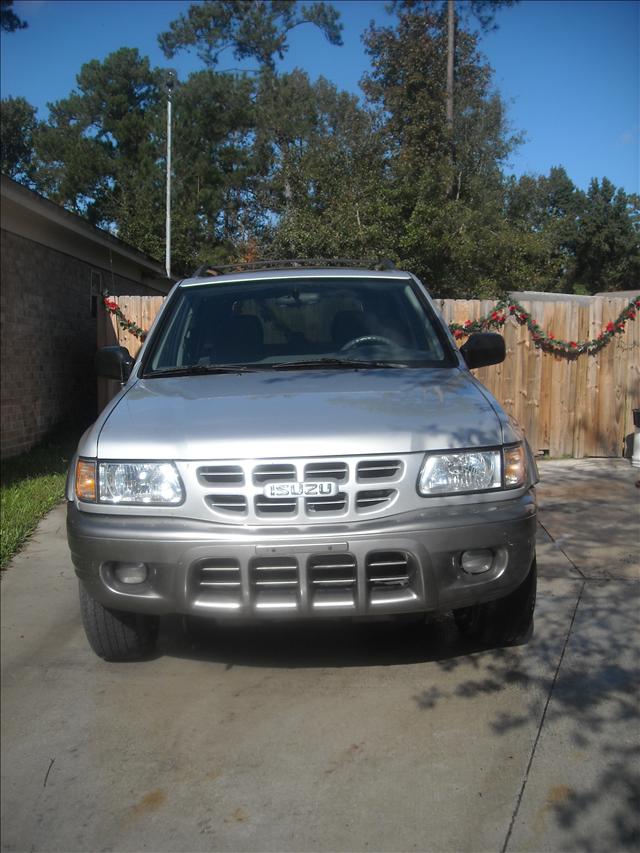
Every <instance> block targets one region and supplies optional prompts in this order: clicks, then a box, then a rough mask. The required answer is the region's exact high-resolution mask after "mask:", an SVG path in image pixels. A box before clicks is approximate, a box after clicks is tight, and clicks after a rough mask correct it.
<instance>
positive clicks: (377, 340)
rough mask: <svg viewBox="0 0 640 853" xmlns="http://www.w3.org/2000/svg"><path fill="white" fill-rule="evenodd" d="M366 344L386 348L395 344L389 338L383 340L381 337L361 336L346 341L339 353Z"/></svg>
mask: <svg viewBox="0 0 640 853" xmlns="http://www.w3.org/2000/svg"><path fill="white" fill-rule="evenodd" d="M367 344H383V345H384V346H388V347H394V346H395V343H394V342H393V341H392V340H391V339H390V338H385V337H384V336H383V335H361V336H360V337H359V338H354V339H353V340H352V341H347V343H346V344H345V345H344V346H342V347H340V352H348V351H349V350H352V349H355V348H356V347H361V346H365V345H367Z"/></svg>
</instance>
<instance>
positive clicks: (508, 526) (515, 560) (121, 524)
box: [67, 489, 536, 619]
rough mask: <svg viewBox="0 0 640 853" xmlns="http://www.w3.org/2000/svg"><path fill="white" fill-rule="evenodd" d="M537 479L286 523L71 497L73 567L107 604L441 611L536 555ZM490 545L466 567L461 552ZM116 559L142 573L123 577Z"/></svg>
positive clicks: (509, 583)
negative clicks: (248, 523)
mask: <svg viewBox="0 0 640 853" xmlns="http://www.w3.org/2000/svg"><path fill="white" fill-rule="evenodd" d="M535 525H536V505H535V497H534V492H533V489H531V490H530V491H528V492H527V493H525V494H523V495H521V496H519V497H517V498H514V499H512V500H506V501H505V500H503V501H496V502H495V503H484V504H477V505H471V506H451V507H446V508H443V507H438V508H433V509H430V508H426V509H424V510H420V511H416V512H411V513H403V514H401V515H397V516H393V517H390V518H386V519H382V520H380V519H378V520H375V521H367V522H358V523H350V524H332V525H314V526H313V527H311V526H309V527H301V528H286V527H277V528H275V527H269V528H266V527H262V528H258V527H255V528H246V527H243V528H238V527H237V526H234V527H233V528H232V527H230V526H228V525H222V524H209V523H206V522H201V521H195V520H188V519H175V518H151V517H145V516H133V515H132V516H123V515H117V516H116V515H113V516H111V515H105V514H98V513H91V512H83V511H80V510H79V509H78V508H77V506H76V505H75V504H74V503H71V502H70V503H69V504H68V512H67V533H68V540H69V547H70V549H71V555H72V559H73V563H74V566H75V569H76V573H77V575H78V577H79V578H80V580H81V581H82V583H83V584H84V585H85V587H86V588H87V590H88V591H89V593H90V594H91V595H92V596H93V597H94V598H95V599H97V600H98V601H100V602H101V603H102V604H103V605H105V606H107V607H111V608H114V609H118V610H128V611H133V612H138V613H155V614H167V613H182V614H199V615H210V616H212V617H216V618H218V617H230V618H250V619H253V618H262V617H265V616H277V617H284V616H294V617H298V618H315V617H322V616H324V617H327V616H330V617H333V616H357V617H377V616H388V615H393V614H400V613H419V612H427V611H444V610H451V609H455V608H458V607H465V606H468V605H471V604H475V603H478V602H482V601H489V600H492V599H496V598H501V597H502V596H504V595H507V594H508V593H509V592H511V591H512V590H513V589H515V588H516V587H517V586H518V585H519V584H520V583H521V582H522V581H523V580H524V578H525V577H526V575H527V572H528V570H529V567H530V566H531V562H532V559H533V556H534V542H535ZM475 549H488V550H490V551H492V552H493V555H494V558H493V564H492V566H491V568H490V569H489V570H487V571H485V572H484V573H482V574H477V575H473V574H467V573H466V572H465V571H464V570H463V569H462V567H461V562H460V560H461V554H462V552H464V551H467V550H475ZM118 562H142V563H145V564H146V565H147V568H148V576H147V580H146V581H144V582H143V583H140V584H135V585H127V584H123V583H121V582H120V581H118V579H117V577H116V574H115V567H116V564H117V563H118Z"/></svg>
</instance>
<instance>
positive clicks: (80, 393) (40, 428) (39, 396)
mask: <svg viewBox="0 0 640 853" xmlns="http://www.w3.org/2000/svg"><path fill="white" fill-rule="evenodd" d="M0 253H1V254H0V285H1V286H0V315H1V317H0V326H1V330H0V340H1V353H0V358H1V372H2V377H1V379H2V381H1V385H0V395H1V433H0V455H1V456H2V458H5V457H8V456H14V455H16V454H18V453H21V452H23V451H25V450H28V449H29V448H30V447H32V446H33V445H34V444H36V443H37V442H38V441H39V440H40V439H41V438H42V437H43V436H44V435H45V434H46V433H47V432H48V431H49V430H51V428H52V427H54V426H56V425H57V424H59V423H61V422H66V421H73V422H75V423H77V424H78V426H83V425H86V424H89V423H90V422H91V421H92V420H94V419H95V417H96V378H95V373H94V370H93V359H94V355H95V351H96V317H95V299H94V300H93V302H94V304H93V306H92V285H93V293H94V296H99V291H100V289H101V288H106V289H108V290H109V292H110V293H113V294H143V293H148V292H149V291H148V290H147V288H145V287H144V286H142V285H139V284H137V283H135V282H132V281H130V280H129V279H126V278H122V277H121V276H118V275H115V276H114V277H113V278H112V276H111V273H110V272H109V271H108V270H100V269H99V268H97V267H92V266H91V265H90V264H88V263H85V262H84V261H80V260H78V259H77V258H73V257H71V256H70V255H67V254H64V253H62V252H59V251H56V250H54V249H51V248H48V247H46V246H43V245H41V244H39V243H35V242H33V241H31V240H28V239H26V238H24V237H20V236H18V235H16V234H13V233H10V232H7V231H5V230H3V231H2V239H1V245H0Z"/></svg>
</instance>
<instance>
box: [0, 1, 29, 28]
mask: <svg viewBox="0 0 640 853" xmlns="http://www.w3.org/2000/svg"><path fill="white" fill-rule="evenodd" d="M12 6H13V0H0V29H2V31H3V32H6V33H13V32H15V31H16V30H24V29H26V28H27V27H28V26H29V24H27V22H26V21H23V20H22V19H21V18H19V17H18V15H16V13H15V12H14V11H13V9H12V8H11V7H12Z"/></svg>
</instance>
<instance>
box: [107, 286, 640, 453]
mask: <svg viewBox="0 0 640 853" xmlns="http://www.w3.org/2000/svg"><path fill="white" fill-rule="evenodd" d="M111 298H112V299H113V300H114V301H115V302H117V303H118V304H119V306H120V309H121V311H122V313H123V314H124V315H125V317H127V319H129V320H131V321H133V322H134V323H136V324H137V325H139V326H141V327H142V328H144V329H148V328H150V326H151V323H152V322H153V319H154V317H155V316H156V314H157V312H158V310H159V309H160V306H161V304H162V301H163V298H162V297H159V296H119V297H111ZM518 301H519V303H520V304H521V305H522V306H523V307H524V308H525V310H526V311H528V312H529V313H530V314H531V315H532V317H533V319H534V321H535V322H537V323H538V324H539V325H540V326H541V327H542V329H543V330H544V331H545V332H547V333H549V334H553V335H554V336H555V337H556V338H557V339H561V340H574V341H578V340H584V339H585V338H594V337H596V336H597V335H598V333H599V332H600V331H601V330H602V329H603V328H604V327H605V326H606V324H607V323H608V322H610V321H612V320H615V319H616V318H617V317H618V315H619V314H620V312H621V311H622V310H623V309H624V308H625V307H626V306H627V305H628V304H629V299H628V298H620V297H611V298H609V297H591V298H588V299H581V300H576V299H575V298H571V297H568V298H566V299H562V297H561V296H560V297H557V298H551V299H550V298H549V297H548V296H547V297H540V298H535V297H532V298H529V299H527V298H524V297H519V299H518ZM437 304H438V306H439V307H440V310H441V311H442V314H443V316H444V318H445V320H446V321H447V322H448V323H451V322H455V323H464V322H465V321H466V320H474V319H478V318H479V317H483V316H485V315H486V314H488V313H489V312H490V311H491V310H492V309H493V307H494V305H495V302H494V301H484V300H460V299H457V300H442V301H439V302H438V303H437ZM503 333H504V338H505V344H506V348H507V358H506V359H505V361H504V362H503V364H499V365H495V366H493V367H484V368H482V369H480V370H477V371H475V373H476V375H477V376H478V378H479V379H480V381H481V382H482V383H483V384H484V385H486V387H487V388H488V389H489V390H490V391H491V392H492V393H493V394H494V396H495V397H497V399H498V400H499V401H500V402H501V403H502V405H503V406H504V408H505V409H506V411H507V412H508V413H509V414H511V415H513V417H514V418H515V419H516V420H517V421H518V423H519V424H520V425H521V426H522V428H523V429H524V431H525V433H526V435H527V438H528V439H529V443H530V444H531V447H532V449H533V451H534V453H535V454H536V455H539V456H542V455H548V456H552V457H574V458H576V459H581V458H583V457H585V456H607V457H615V456H621V455H623V453H624V448H625V439H626V438H627V436H629V435H630V434H631V433H632V432H633V417H632V409H633V408H636V407H638V406H640V317H639V318H638V319H637V320H636V321H635V322H627V325H626V331H625V332H624V333H623V334H621V335H616V336H615V337H614V338H613V340H612V341H611V342H610V343H609V344H608V346H606V347H605V348H604V349H602V350H601V351H600V352H598V353H597V354H596V355H586V354H584V355H580V356H578V357H577V358H575V359H573V360H568V359H566V358H563V357H561V356H554V355H551V354H549V353H544V352H542V350H540V349H537V348H536V347H535V346H534V344H533V340H532V339H531V335H530V333H529V331H528V330H527V328H526V327H524V326H520V325H519V324H518V323H517V322H516V321H515V320H514V319H513V318H510V319H509V320H507V322H506V324H505V327H504V332H503ZM115 343H118V344H120V345H121V346H124V347H127V349H128V350H129V352H130V353H131V354H132V355H135V354H136V353H137V351H138V349H139V348H140V341H139V339H138V338H136V337H135V336H133V335H132V334H130V333H129V332H126V331H124V330H123V329H121V328H120V326H119V325H118V323H117V320H116V318H115V317H114V316H113V315H111V314H108V313H107V311H106V310H103V311H101V312H100V318H99V323H98V346H106V345H107V344H115ZM118 387H119V386H118V384H117V383H115V382H110V381H109V382H107V381H106V380H100V381H99V383H98V401H99V405H100V408H102V406H104V405H105V404H106V403H107V401H108V400H109V399H111V397H112V396H113V395H114V394H115V393H116V391H117V390H118Z"/></svg>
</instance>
